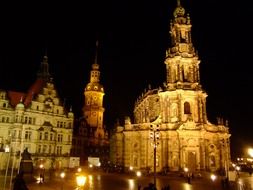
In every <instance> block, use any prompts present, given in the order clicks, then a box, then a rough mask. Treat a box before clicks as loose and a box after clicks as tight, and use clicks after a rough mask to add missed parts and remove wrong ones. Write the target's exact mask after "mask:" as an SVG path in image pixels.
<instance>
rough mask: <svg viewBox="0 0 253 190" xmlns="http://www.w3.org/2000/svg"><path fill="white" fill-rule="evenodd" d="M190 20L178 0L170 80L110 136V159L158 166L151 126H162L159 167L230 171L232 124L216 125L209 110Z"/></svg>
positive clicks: (148, 92)
mask: <svg viewBox="0 0 253 190" xmlns="http://www.w3.org/2000/svg"><path fill="white" fill-rule="evenodd" d="M191 26H192V25H191V22H190V17H189V15H185V10H184V8H183V7H182V6H181V5H180V2H179V1H178V6H177V8H176V10H175V12H174V19H173V20H172V22H171V25H170V34H171V40H172V47H170V48H168V50H167V52H166V58H165V65H166V71H167V77H166V78H167V81H166V84H165V85H164V87H163V88H158V89H151V88H149V89H148V90H146V91H145V92H144V94H143V95H142V96H141V97H140V98H138V100H137V101H136V104H135V107H134V123H133V124H132V123H131V121H130V119H129V118H126V119H125V125H124V126H119V125H118V126H117V127H116V129H115V130H114V133H113V135H112V137H111V149H110V150H111V160H112V161H113V162H114V163H117V164H120V165H123V166H125V167H126V168H128V167H129V166H133V167H134V168H136V169H147V168H150V169H151V170H154V167H153V166H154V163H153V162H154V157H153V151H154V149H153V145H152V142H153V140H152V139H151V138H150V132H151V130H150V129H151V128H152V127H153V126H156V127H158V128H159V131H158V132H159V139H158V143H159V144H158V146H157V150H156V151H157V154H156V158H157V159H156V160H157V163H156V165H157V168H156V171H163V170H167V169H168V170H170V171H180V170H182V169H183V168H185V167H187V168H189V169H190V170H191V171H196V170H204V171H218V170H222V171H226V169H227V167H228V164H229V163H230V140H229V138H230V134H229V130H228V127H227V124H226V125H224V122H223V121H222V120H219V122H218V125H214V124H211V123H210V122H209V121H208V119H207V114H206V97H207V94H206V93H205V92H204V91H203V90H202V87H201V85H200V76H199V63H200V61H199V59H198V55H197V53H196V51H195V49H194V47H193V44H192V40H191Z"/></svg>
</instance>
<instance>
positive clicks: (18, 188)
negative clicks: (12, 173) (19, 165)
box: [13, 172, 28, 190]
mask: <svg viewBox="0 0 253 190" xmlns="http://www.w3.org/2000/svg"><path fill="white" fill-rule="evenodd" d="M13 190H28V187H27V186H26V183H25V180H24V172H20V173H18V174H17V176H16V177H15V178H14V180H13Z"/></svg>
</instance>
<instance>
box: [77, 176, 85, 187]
mask: <svg viewBox="0 0 253 190" xmlns="http://www.w3.org/2000/svg"><path fill="white" fill-rule="evenodd" d="M76 183H77V185H78V186H79V187H83V186H84V185H85V183H86V177H85V176H83V175H79V176H77V177H76Z"/></svg>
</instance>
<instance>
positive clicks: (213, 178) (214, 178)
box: [210, 174, 217, 189]
mask: <svg viewBox="0 0 253 190" xmlns="http://www.w3.org/2000/svg"><path fill="white" fill-rule="evenodd" d="M210 178H211V180H212V181H213V186H214V181H215V180H216V178H217V176H216V175H214V174H211V176H210ZM213 188H214V187H213ZM214 189H215V188H214Z"/></svg>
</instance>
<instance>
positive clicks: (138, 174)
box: [136, 171, 141, 190]
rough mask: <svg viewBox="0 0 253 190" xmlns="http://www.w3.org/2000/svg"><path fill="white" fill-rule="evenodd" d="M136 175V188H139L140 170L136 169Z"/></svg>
mask: <svg viewBox="0 0 253 190" xmlns="http://www.w3.org/2000/svg"><path fill="white" fill-rule="evenodd" d="M136 176H137V185H138V190H140V189H141V185H140V184H139V180H138V179H139V178H140V177H141V172H140V171H137V172H136Z"/></svg>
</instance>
